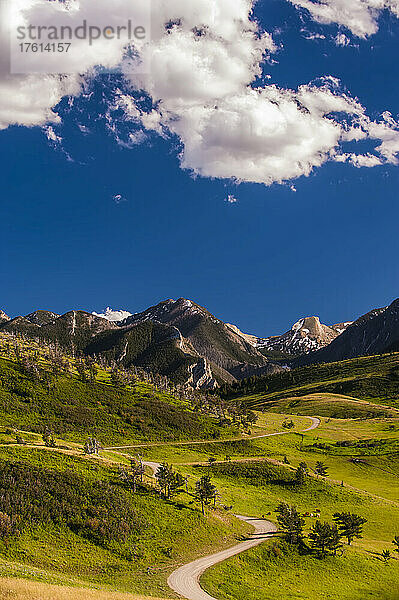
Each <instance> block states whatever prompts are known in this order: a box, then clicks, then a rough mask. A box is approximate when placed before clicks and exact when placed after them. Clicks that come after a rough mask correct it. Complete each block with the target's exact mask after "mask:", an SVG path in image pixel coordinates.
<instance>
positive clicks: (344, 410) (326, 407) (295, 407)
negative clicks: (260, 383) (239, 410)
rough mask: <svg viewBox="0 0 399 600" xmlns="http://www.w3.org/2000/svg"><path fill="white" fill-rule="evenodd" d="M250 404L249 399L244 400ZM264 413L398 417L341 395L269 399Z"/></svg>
mask: <svg viewBox="0 0 399 600" xmlns="http://www.w3.org/2000/svg"><path fill="white" fill-rule="evenodd" d="M246 401H247V402H248V403H252V402H253V401H254V400H253V398H252V397H251V398H250V399H247V400H246ZM262 409H263V410H264V411H265V412H269V411H270V412H284V413H285V412H287V413H290V414H300V415H311V416H313V415H318V416H321V417H331V418H335V419H373V418H379V417H395V416H399V412H398V411H394V410H390V409H389V408H383V407H381V408H380V407H379V406H376V405H375V404H373V403H370V402H366V401H365V400H363V401H359V400H358V399H356V398H350V397H349V396H343V395H341V394H330V393H318V394H309V395H306V396H295V397H289V398H280V399H277V400H273V399H271V400H270V401H268V402H267V403H266V404H265V405H264V406H263V408H262Z"/></svg>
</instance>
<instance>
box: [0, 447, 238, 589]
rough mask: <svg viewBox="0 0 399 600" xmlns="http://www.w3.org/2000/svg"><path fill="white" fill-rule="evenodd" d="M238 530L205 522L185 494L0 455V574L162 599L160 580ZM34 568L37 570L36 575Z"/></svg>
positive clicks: (53, 462) (70, 465)
mask: <svg viewBox="0 0 399 600" xmlns="http://www.w3.org/2000/svg"><path fill="white" fill-rule="evenodd" d="M243 531H245V527H244V526H243V525H242V524H240V523H238V522H237V521H236V520H234V519H232V518H231V517H229V516H228V515H227V514H226V513H224V514H222V513H220V514H219V513H218V512H217V511H216V512H214V513H211V514H209V515H208V516H207V517H206V518H204V517H203V516H202V515H201V513H200V511H199V510H198V508H197V507H196V506H195V505H193V503H192V500H191V497H190V496H188V495H187V494H185V493H181V494H179V495H178V496H177V497H176V499H175V501H166V500H163V499H162V498H161V497H160V496H159V494H158V492H156V490H155V489H153V487H152V486H150V485H148V484H143V485H141V486H139V489H138V491H136V493H133V491H132V490H131V489H130V488H129V487H127V486H126V484H124V483H123V482H122V481H121V480H120V478H119V476H118V470H117V469H116V468H111V467H109V468H107V467H105V466H100V464H99V463H98V462H96V461H94V462H93V461H90V460H87V459H83V458H74V457H70V456H65V455H62V454H60V453H57V454H55V453H54V454H53V453H51V452H45V451H43V450H31V449H23V448H2V449H1V451H0V574H2V575H3V576H4V575H6V576H7V575H15V576H18V575H20V574H21V569H20V566H19V565H21V563H23V564H24V565H26V566H27V565H30V566H31V567H32V570H31V572H30V575H31V577H32V576H33V578H35V577H34V576H35V573H37V574H38V573H39V571H41V572H42V573H43V572H44V573H46V576H45V580H46V581H47V582H48V583H61V582H62V583H65V584H71V583H72V584H74V583H75V584H76V582H77V581H79V582H80V584H82V583H86V585H93V584H95V583H101V584H102V585H109V586H111V585H112V586H113V588H114V589H119V590H122V591H123V590H128V591H130V592H136V593H143V594H144V593H148V594H151V595H152V594H155V595H167V596H170V595H171V594H170V591H169V590H168V588H167V586H166V573H167V572H168V571H169V570H171V569H172V568H173V566H174V565H175V564H176V563H177V562H179V561H180V560H182V559H184V560H185V559H187V558H189V557H194V556H196V555H198V553H200V552H206V551H208V550H212V548H215V549H216V548H218V547H220V546H223V545H228V544H231V543H233V542H234V536H235V535H238V534H240V533H242V532H243ZM37 570H39V571H37Z"/></svg>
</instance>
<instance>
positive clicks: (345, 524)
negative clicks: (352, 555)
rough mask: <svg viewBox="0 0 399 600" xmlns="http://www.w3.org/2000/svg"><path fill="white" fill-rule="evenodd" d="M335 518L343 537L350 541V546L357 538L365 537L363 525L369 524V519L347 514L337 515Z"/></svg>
mask: <svg viewBox="0 0 399 600" xmlns="http://www.w3.org/2000/svg"><path fill="white" fill-rule="evenodd" d="M333 518H334V521H335V522H336V523H337V525H338V528H339V532H340V534H341V535H342V537H345V538H346V539H347V540H348V545H349V546H350V545H351V543H352V542H353V540H354V539H355V538H361V537H363V535H362V533H363V525H364V524H365V523H367V519H364V518H363V517H360V516H359V515H355V514H352V513H345V512H342V513H335V514H334V515H333Z"/></svg>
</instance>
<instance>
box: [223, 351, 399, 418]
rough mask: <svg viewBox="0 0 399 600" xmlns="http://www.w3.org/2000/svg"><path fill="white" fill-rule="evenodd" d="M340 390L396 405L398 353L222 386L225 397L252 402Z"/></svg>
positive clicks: (398, 389) (398, 390) (260, 403)
mask: <svg viewBox="0 0 399 600" xmlns="http://www.w3.org/2000/svg"><path fill="white" fill-rule="evenodd" d="M320 393H329V394H340V395H343V396H350V397H354V398H361V399H365V400H369V401H371V402H375V403H382V404H386V405H390V406H397V407H399V402H398V398H399V353H393V354H387V355H383V356H370V357H362V358H355V359H351V360H345V361H341V362H337V363H330V364H321V365H312V366H309V367H301V368H298V369H293V370H292V371H285V372H282V373H276V374H273V375H269V376H265V377H251V378H250V379H247V380H245V381H242V382H238V383H236V384H233V385H231V386H224V387H223V388H222V394H223V396H224V397H225V398H237V397H240V398H241V397H246V400H247V402H248V404H249V405H251V406H258V407H260V406H264V405H267V404H268V403H269V402H272V401H273V402H274V401H276V400H279V399H283V398H293V397H299V396H300V397H302V396H306V395H309V394H320Z"/></svg>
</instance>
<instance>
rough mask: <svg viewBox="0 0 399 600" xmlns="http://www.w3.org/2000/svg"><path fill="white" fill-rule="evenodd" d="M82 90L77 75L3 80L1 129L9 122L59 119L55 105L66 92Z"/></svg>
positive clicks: (37, 122)
mask: <svg viewBox="0 0 399 600" xmlns="http://www.w3.org/2000/svg"><path fill="white" fill-rule="evenodd" d="M80 92H81V79H80V78H79V77H78V76H68V77H65V76H64V77H57V76H51V75H28V76H12V77H11V76H10V77H5V78H3V79H2V80H1V81H0V129H5V128H7V127H8V126H9V125H24V126H27V127H32V126H34V125H45V124H46V123H59V122H60V118H59V116H58V115H57V113H56V112H55V111H54V110H53V108H54V107H55V106H56V105H57V104H58V103H59V102H60V100H61V99H62V98H63V97H64V96H66V95H77V94H79V93H80Z"/></svg>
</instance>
